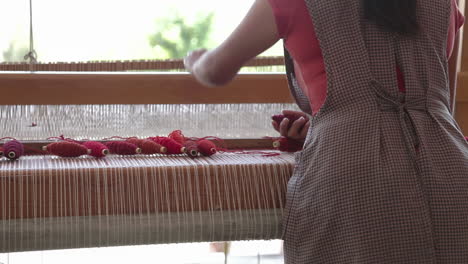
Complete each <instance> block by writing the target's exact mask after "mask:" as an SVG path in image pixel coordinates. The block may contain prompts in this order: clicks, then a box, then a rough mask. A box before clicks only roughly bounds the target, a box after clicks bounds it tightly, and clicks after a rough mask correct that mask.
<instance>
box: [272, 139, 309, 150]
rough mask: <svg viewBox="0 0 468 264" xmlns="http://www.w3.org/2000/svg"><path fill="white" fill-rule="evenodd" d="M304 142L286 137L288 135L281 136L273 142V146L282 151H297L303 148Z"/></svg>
mask: <svg viewBox="0 0 468 264" xmlns="http://www.w3.org/2000/svg"><path fill="white" fill-rule="evenodd" d="M303 145H304V143H302V142H300V141H297V140H294V139H290V138H286V137H280V138H279V139H277V140H275V141H274V142H273V147H275V148H277V149H278V150H280V151H285V152H296V151H300V150H302V147H303Z"/></svg>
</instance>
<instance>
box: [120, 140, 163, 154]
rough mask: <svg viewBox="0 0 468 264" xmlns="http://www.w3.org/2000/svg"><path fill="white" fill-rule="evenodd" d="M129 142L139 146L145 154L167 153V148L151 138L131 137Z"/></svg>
mask: <svg viewBox="0 0 468 264" xmlns="http://www.w3.org/2000/svg"><path fill="white" fill-rule="evenodd" d="M127 142H129V143H132V144H134V145H136V146H138V147H139V148H140V149H141V153H143V154H156V153H166V152H167V148H166V147H163V146H161V144H158V143H156V142H154V141H152V140H149V139H139V138H129V139H127Z"/></svg>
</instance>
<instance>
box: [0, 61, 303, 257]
mask: <svg viewBox="0 0 468 264" xmlns="http://www.w3.org/2000/svg"><path fill="white" fill-rule="evenodd" d="M277 60H278V59H277ZM259 61H260V62H261V60H256V63H257V65H258V62H259ZM280 62H281V60H280ZM148 63H149V62H148ZM148 63H147V64H148ZM151 63H153V62H151ZM171 63H173V62H171ZM176 63H179V64H180V61H179V62H176ZM271 63H272V62H271V61H269V62H268V64H271ZM143 64H145V63H143ZM143 64H141V63H140V64H138V66H136V67H137V68H138V67H140V68H141V67H142V66H141V65H143ZM83 65H84V64H83ZM112 65H114V66H115V67H114V68H113V69H117V70H119V69H120V70H122V67H121V66H122V65H123V64H122V63H119V64H118V65H120V66H116V65H117V64H116V63H114V64H112ZM129 65H130V64H129ZM154 65H156V66H154ZM157 65H159V66H157ZM161 65H163V66H161ZM254 65H255V64H254ZM5 67H6V66H5V65H4V69H7V68H5ZM67 67H68V66H67ZM89 67H91V66H89ZM93 67H94V68H92V69H93V70H98V68H99V67H97V68H96V65H94V66H93ZM119 67H120V68H119ZM151 67H152V68H154V67H159V68H164V67H166V68H171V67H174V66H173V65H172V66H167V64H164V63H160V62H157V63H153V66H151ZM85 68H86V67H84V66H83V67H78V68H73V69H72V68H70V69H71V70H84V71H86V69H88V68H86V69H85ZM111 68H112V67H110V66H106V67H105V68H102V69H103V70H110V69H111ZM42 70H44V69H42ZM52 70H63V69H57V68H55V69H52ZM123 70H128V68H125V69H123ZM286 85H287V84H286V80H285V76H284V75H275V74H255V75H249V74H245V75H244V74H243V75H240V76H239V77H238V78H237V79H236V80H235V81H234V82H233V83H232V84H230V85H229V86H228V87H226V88H218V89H212V88H206V87H202V86H201V85H199V84H198V83H197V82H196V81H195V80H194V79H193V78H192V77H191V76H189V75H188V74H186V73H185V74H182V73H166V74H161V73H160V74H154V73H143V74H140V73H102V74H101V73H84V74H83V73H68V74H67V73H47V72H34V73H24V72H23V73H11V72H10V73H3V74H1V78H0V87H2V89H4V90H5V91H8V93H3V96H2V97H0V105H1V106H0V113H1V117H0V119H1V121H0V124H1V126H2V128H1V130H0V131H1V132H0V133H1V135H0V136H1V137H15V138H16V139H18V140H21V141H22V142H24V143H25V145H26V147H27V150H29V152H30V154H34V151H32V150H34V149H38V148H39V147H40V146H42V145H45V144H47V142H46V141H44V140H45V139H46V138H48V137H56V136H59V135H62V134H63V135H65V136H67V137H71V138H74V139H77V140H80V139H85V138H88V139H102V138H105V137H111V136H115V135H119V136H124V137H129V136H138V137H149V136H156V135H167V134H168V133H169V132H170V131H172V130H175V129H181V130H182V131H183V132H184V134H185V135H186V136H192V137H203V136H216V137H221V138H224V139H225V143H226V145H227V147H228V148H229V149H244V150H245V149H265V148H266V149H271V140H270V139H261V138H262V137H264V136H276V135H277V134H276V132H274V131H273V129H272V128H271V125H270V119H269V117H270V116H271V115H273V114H277V113H279V112H280V111H281V110H283V109H295V108H296V107H295V106H294V105H292V101H291V99H290V96H289V94H288V91H287V89H286ZM293 164H294V161H293V157H292V155H291V154H287V153H282V154H281V155H278V156H272V157H271V156H263V155H261V154H236V153H217V154H216V155H213V156H212V157H198V158H196V159H191V158H189V157H188V156H184V155H175V156H174V155H173V156H167V155H150V156H148V155H137V156H131V157H127V156H116V155H111V156H108V157H106V158H103V159H96V158H92V157H81V158H59V157H54V156H48V155H31V156H23V157H21V158H20V159H19V160H17V161H13V162H12V161H7V160H6V159H2V160H1V161H0V252H16V251H30V250H48V249H64V248H81V247H102V246H118V245H138V244H156V243H181V242H199V241H231V240H250V239H275V238H280V235H281V215H282V208H283V207H284V199H285V191H286V184H287V181H288V179H289V177H290V175H291V172H292V169H293Z"/></svg>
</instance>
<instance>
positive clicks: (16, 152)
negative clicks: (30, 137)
mask: <svg viewBox="0 0 468 264" xmlns="http://www.w3.org/2000/svg"><path fill="white" fill-rule="evenodd" d="M23 154H24V146H23V143H21V142H19V141H18V140H16V139H13V140H10V141H8V142H6V143H5V144H3V155H5V157H7V158H8V159H10V160H17V159H19V158H20V157H21V156H23Z"/></svg>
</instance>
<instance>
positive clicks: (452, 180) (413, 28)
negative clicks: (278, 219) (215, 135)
mask: <svg viewBox="0 0 468 264" xmlns="http://www.w3.org/2000/svg"><path fill="white" fill-rule="evenodd" d="M462 23H463V16H462V15H461V14H460V12H459V11H458V9H457V6H456V3H455V0H424V1H418V2H417V5H416V0H362V1H356V0H316V1H312V0H305V1H304V0H256V1H255V4H254V5H253V7H252V8H251V10H250V11H249V13H248V14H247V16H246V17H245V18H244V20H243V21H242V22H241V24H240V25H239V26H238V28H237V29H236V30H235V31H234V32H233V33H232V34H231V35H230V36H229V37H228V38H227V39H226V40H225V41H224V42H223V43H222V44H221V45H220V46H219V47H217V48H216V49H213V50H211V51H205V50H198V51H194V52H192V53H191V54H189V55H188V56H187V57H186V59H185V63H186V67H187V69H188V70H189V71H190V72H192V74H193V75H194V76H195V78H196V79H198V80H199V81H200V82H201V83H204V84H206V85H210V86H215V85H222V84H225V83H227V82H229V81H230V80H231V79H232V78H234V77H235V75H236V73H237V72H238V70H239V69H240V67H241V66H242V65H243V64H244V63H246V62H247V61H248V60H249V59H251V58H253V57H255V56H256V55H258V54H260V53H261V52H263V51H264V50H266V49H267V48H269V47H270V46H272V45H273V44H274V43H275V42H277V41H278V40H279V39H283V40H284V42H285V48H286V49H285V58H286V68H287V76H288V79H289V86H290V89H291V93H292V94H293V96H294V97H295V99H296V102H297V103H298V105H299V107H300V108H301V110H302V111H303V112H304V114H302V113H296V114H297V115H303V116H306V117H307V118H303V119H299V120H297V121H294V122H293V123H292V125H291V126H289V124H288V122H291V121H288V120H283V121H282V122H281V123H280V124H274V126H275V128H276V129H277V130H279V131H280V132H281V134H282V135H283V136H288V137H290V138H294V139H301V138H302V139H304V136H305V134H306V133H307V136H306V137H305V143H304V146H303V150H302V151H301V152H298V153H297V154H296V155H297V156H296V162H297V164H296V167H295V172H294V174H293V177H292V178H291V180H290V182H289V184H288V194H287V205H286V209H285V215H284V218H283V228H284V234H283V239H284V249H285V261H286V263H288V264H290V263H333V264H337V263H468V145H467V143H466V142H465V140H464V138H463V135H462V134H461V132H460V130H459V127H458V125H457V124H456V122H455V120H454V119H453V118H452V114H451V107H450V104H451V102H452V99H453V98H450V93H449V87H448V86H449V85H448V83H449V82H448V79H447V78H448V77H447V72H448V69H447V61H448V57H449V56H450V54H451V51H452V47H453V46H454V45H453V44H454V40H455V35H456V32H457V31H458V29H459V28H460V26H461V25H462ZM447 36H448V39H447ZM307 119H308V121H306V120H307ZM309 123H310V124H309Z"/></svg>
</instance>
